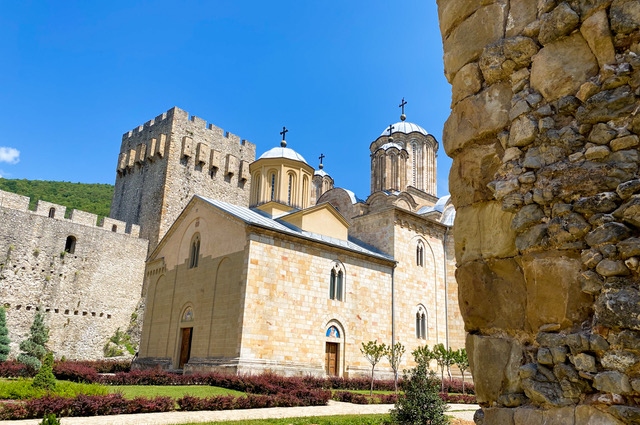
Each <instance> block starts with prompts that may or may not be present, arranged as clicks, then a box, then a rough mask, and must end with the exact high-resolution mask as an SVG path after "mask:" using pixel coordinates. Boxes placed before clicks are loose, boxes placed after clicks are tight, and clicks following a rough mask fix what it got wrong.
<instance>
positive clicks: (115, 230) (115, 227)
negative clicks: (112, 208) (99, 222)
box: [111, 224, 118, 233]
mask: <svg viewBox="0 0 640 425" xmlns="http://www.w3.org/2000/svg"><path fill="white" fill-rule="evenodd" d="M111 231H112V232H114V233H115V232H117V231H118V226H116V225H115V224H114V225H113V226H111Z"/></svg>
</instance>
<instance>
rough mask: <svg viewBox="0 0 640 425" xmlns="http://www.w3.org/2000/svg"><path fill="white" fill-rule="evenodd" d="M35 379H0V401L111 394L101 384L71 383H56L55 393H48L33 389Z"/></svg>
mask: <svg viewBox="0 0 640 425" xmlns="http://www.w3.org/2000/svg"><path fill="white" fill-rule="evenodd" d="M32 381H33V379H25V378H19V379H3V378H0V399H3V400H26V399H29V398H36V397H42V396H45V395H47V394H53V395H59V396H63V397H75V396H77V395H78V394H87V395H105V394H108V393H109V390H108V388H107V387H106V386H104V385H100V384H78V383H76V382H69V381H56V388H55V390H54V391H51V392H49V393H48V392H47V391H46V390H40V389H36V388H33V387H32V386H31V382H32Z"/></svg>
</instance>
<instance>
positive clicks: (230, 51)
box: [0, 0, 451, 198]
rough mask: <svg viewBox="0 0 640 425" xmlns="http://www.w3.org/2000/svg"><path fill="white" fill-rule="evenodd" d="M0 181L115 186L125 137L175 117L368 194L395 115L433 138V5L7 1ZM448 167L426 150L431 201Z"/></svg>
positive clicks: (439, 87)
mask: <svg viewBox="0 0 640 425" xmlns="http://www.w3.org/2000/svg"><path fill="white" fill-rule="evenodd" d="M0 58H2V61H3V64H4V66H2V67H0V81H2V84H1V88H0V129H1V131H0V176H3V177H5V178H20V179H22V178H25V179H39V180H62V181H71V182H84V183H109V184H113V182H114V180H115V168H116V161H117V155H118V152H119V150H120V142H121V138H122V134H123V133H125V132H126V131H128V130H131V129H133V128H134V127H136V126H138V125H141V124H143V123H144V122H145V121H148V120H150V119H151V118H153V117H155V116H157V115H159V114H161V113H162V112H164V111H166V110H168V109H170V108H171V107H173V106H178V107H180V108H182V109H185V110H187V111H189V113H191V114H193V115H197V116H199V117H202V118H203V119H205V120H207V121H208V122H211V123H213V124H215V125H217V126H219V127H222V128H223V129H225V130H226V131H230V132H232V133H234V134H237V135H239V136H240V137H241V138H243V139H247V140H249V141H251V142H253V143H255V144H256V145H257V153H258V155H260V154H261V153H263V152H265V151H266V150H268V149H270V148H271V147H274V146H277V145H279V142H280V135H279V132H280V131H281V129H282V126H286V127H287V128H288V129H289V133H288V134H287V142H288V147H290V148H292V149H295V150H296V151H298V152H299V153H300V154H301V155H303V156H304V157H305V158H306V160H307V162H309V164H310V165H312V166H313V167H316V168H317V164H318V157H319V156H320V154H321V153H323V154H324V155H325V160H324V163H325V171H327V172H328V173H329V174H330V175H331V176H332V177H333V178H334V180H335V184H336V186H338V187H344V188H348V189H351V190H353V191H354V192H355V193H356V194H357V195H358V196H359V197H361V198H365V197H366V196H367V195H368V194H369V175H370V171H369V145H370V143H371V142H372V141H373V140H375V139H376V138H377V137H378V136H379V135H380V134H381V133H382V131H383V130H384V129H385V128H386V127H387V126H388V125H389V124H391V123H394V122H396V121H398V120H399V115H400V109H399V108H398V104H399V103H400V101H401V99H402V98H403V97H404V98H405V99H406V100H407V102H408V104H407V106H406V114H407V120H408V121H411V122H415V123H416V124H419V125H421V126H422V127H424V128H425V129H426V130H427V131H429V132H430V133H431V134H433V135H434V136H435V137H436V139H437V140H438V141H440V142H442V127H443V124H444V122H445V120H446V118H447V116H448V115H449V104H450V96H451V89H450V86H449V84H448V83H447V82H446V80H445V78H444V76H443V70H442V68H443V65H442V43H441V39H440V34H439V31H438V23H437V10H436V2H435V1H424V0H405V1H403V2H391V1H388V0H387V1H383V0H352V1H345V2H337V1H336V2H331V1H329V2H316V1H305V0H295V1H288V0H271V1H258V0H254V1H250V0H229V1H226V0H224V1H222V0H220V1H218V0H216V1H189V0H185V1H181V2H176V1H163V0H162V1H134V0H129V1H117V0H116V1H109V2H106V1H77V2H74V1H55V2H54V1H50V2H44V1H28V0H24V1H16V2H11V1H9V2H3V10H2V14H1V15H0ZM450 164H451V160H450V159H449V158H447V157H446V155H445V154H444V151H443V149H442V147H441V148H440V151H439V155H438V195H439V196H442V195H445V194H447V193H448V189H447V175H448V170H449V167H450Z"/></svg>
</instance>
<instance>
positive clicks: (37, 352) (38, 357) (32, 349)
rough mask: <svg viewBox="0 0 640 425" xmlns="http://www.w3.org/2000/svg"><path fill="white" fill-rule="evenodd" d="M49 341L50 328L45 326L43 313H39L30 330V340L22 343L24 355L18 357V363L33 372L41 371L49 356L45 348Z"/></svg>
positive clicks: (21, 348)
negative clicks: (44, 361) (45, 359)
mask: <svg viewBox="0 0 640 425" xmlns="http://www.w3.org/2000/svg"><path fill="white" fill-rule="evenodd" d="M47 341H49V328H47V327H46V326H45V325H44V317H43V316H42V313H40V312H37V313H36V316H35V317H34V318H33V323H32V324H31V328H30V330H29V338H27V339H25V340H24V341H22V342H21V343H20V350H21V351H22V353H20V355H19V356H18V361H19V362H20V363H22V364H24V365H25V366H27V367H28V368H29V369H31V371H32V372H37V371H38V370H40V367H41V366H42V361H43V360H44V358H45V356H46V355H47V349H46V348H45V346H44V345H45V344H46V343H47Z"/></svg>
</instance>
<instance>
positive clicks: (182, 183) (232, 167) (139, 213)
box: [110, 107, 256, 249]
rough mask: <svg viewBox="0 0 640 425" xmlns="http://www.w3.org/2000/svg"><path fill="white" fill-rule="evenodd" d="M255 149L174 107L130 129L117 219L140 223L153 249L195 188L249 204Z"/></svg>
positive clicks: (120, 171)
mask: <svg viewBox="0 0 640 425" xmlns="http://www.w3.org/2000/svg"><path fill="white" fill-rule="evenodd" d="M255 154H256V148H255V145H254V144H252V143H249V142H247V141H246V140H241V139H240V138H239V137H238V136H236V135H233V134H231V133H228V132H227V133H225V132H223V130H222V129H221V128H218V127H216V126H214V125H213V124H209V125H207V123H206V121H204V120H203V119H201V118H198V117H195V116H191V117H190V116H189V113H188V112H186V111H184V110H182V109H180V108H177V107H174V108H172V109H170V110H168V111H167V112H165V113H163V114H161V115H159V116H157V117H156V118H155V119H152V120H150V121H148V122H146V123H145V124H144V125H141V126H139V127H137V128H135V129H134V130H132V131H129V132H127V133H125V134H124V135H123V136H122V144H121V147H120V155H119V157H118V166H117V175H116V182H115V191H114V195H113V202H112V204H111V214H110V216H111V217H112V218H115V219H118V220H122V221H126V222H127V223H134V224H139V225H140V237H142V238H145V239H148V240H149V247H150V249H153V248H154V247H155V246H156V245H157V243H158V242H159V241H160V239H162V236H164V234H165V233H166V231H167V229H168V228H169V226H171V224H172V223H173V222H174V221H175V219H176V218H177V217H178V214H180V212H181V211H182V210H183V209H184V207H185V206H186V204H187V202H188V201H189V200H190V199H191V197H192V196H193V195H195V194H196V193H197V194H198V195H202V196H208V197H212V198H216V199H220V200H223V201H226V202H231V203H234V204H237V205H243V206H248V205H249V187H250V173H249V164H250V163H251V162H253V160H254V159H255Z"/></svg>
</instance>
